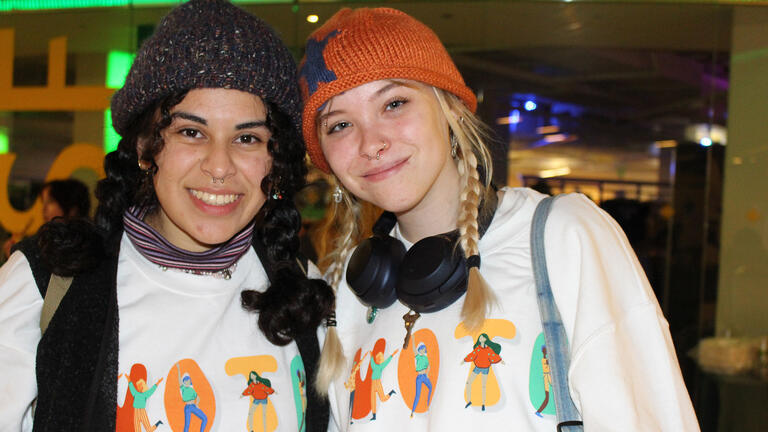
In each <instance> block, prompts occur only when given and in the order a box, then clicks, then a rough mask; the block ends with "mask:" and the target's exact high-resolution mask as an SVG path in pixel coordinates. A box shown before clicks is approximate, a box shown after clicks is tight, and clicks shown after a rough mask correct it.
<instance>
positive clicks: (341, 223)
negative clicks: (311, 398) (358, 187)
mask: <svg viewBox="0 0 768 432" xmlns="http://www.w3.org/2000/svg"><path fill="white" fill-rule="evenodd" d="M331 187H332V188H334V189H335V188H336V187H340V188H342V191H344V189H343V186H341V184H340V182H339V181H338V180H336V179H335V178H333V181H332V184H331ZM330 211H331V217H330V218H329V219H328V224H337V226H338V232H337V235H336V238H335V239H334V248H333V250H332V251H331V252H330V253H329V254H328V255H327V257H326V258H323V260H324V261H326V262H329V263H330V264H329V267H328V268H329V270H330V272H331V273H330V275H329V277H328V279H329V280H328V283H329V284H330V285H331V288H333V290H334V291H335V292H338V290H339V285H340V284H341V281H342V280H343V278H344V263H345V262H346V260H347V255H349V252H350V251H351V250H352V248H353V247H354V246H355V245H354V243H355V240H357V239H358V238H359V233H360V226H359V223H358V222H359V220H360V213H361V205H360V203H359V202H358V201H357V200H356V199H355V198H354V197H353V196H352V195H351V194H350V193H348V192H346V191H344V192H343V193H342V200H341V202H338V203H337V202H335V201H334V202H333V204H331V208H330ZM334 308H335V306H334ZM335 318H336V317H335V314H334V316H333V317H332V318H331V320H333V321H334V322H333V323H332V324H331V323H330V322H328V325H327V327H326V333H325V342H324V343H323V350H322V352H321V353H320V365H319V366H318V369H317V376H316V377H315V385H316V388H317V392H318V393H320V394H321V395H325V394H327V392H328V387H330V385H331V382H333V380H334V379H335V378H336V377H338V376H339V375H341V373H342V372H343V368H344V365H345V363H346V361H345V360H346V359H345V358H344V351H343V349H342V345H341V341H340V340H339V335H338V332H337V331H336V323H335ZM329 321H330V320H329Z"/></svg>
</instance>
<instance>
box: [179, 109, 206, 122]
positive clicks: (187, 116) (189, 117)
mask: <svg viewBox="0 0 768 432" xmlns="http://www.w3.org/2000/svg"><path fill="white" fill-rule="evenodd" d="M176 117H179V118H183V119H184V120H189V121H193V122H195V123H200V124H202V125H207V124H208V121H207V120H206V119H204V118H202V117H198V116H196V115H194V114H190V113H188V112H184V111H177V112H175V113H173V114H171V119H174V118H176Z"/></svg>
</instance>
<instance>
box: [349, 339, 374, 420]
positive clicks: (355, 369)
mask: <svg viewBox="0 0 768 432" xmlns="http://www.w3.org/2000/svg"><path fill="white" fill-rule="evenodd" d="M358 352H359V351H358ZM370 353H371V352H370V351H368V352H367V353H365V354H363V356H362V357H360V359H358V360H357V361H355V362H354V364H353V365H352V370H351V371H350V372H349V377H348V378H347V380H346V381H344V388H345V389H347V391H348V392H349V424H352V423H353V422H354V421H353V417H352V413H353V411H354V410H355V387H356V386H357V381H358V379H359V376H360V375H359V372H360V365H362V364H363V360H365V359H366V357H368V355H369V354H370Z"/></svg>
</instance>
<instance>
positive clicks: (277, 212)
mask: <svg viewBox="0 0 768 432" xmlns="http://www.w3.org/2000/svg"><path fill="white" fill-rule="evenodd" d="M267 108H268V109H267V125H268V127H269V129H270V130H271V131H272V137H271V138H270V140H269V143H268V148H269V152H270V154H272V157H273V160H272V170H271V171H270V173H269V174H268V175H267V176H265V177H264V180H262V182H261V189H262V191H263V192H264V194H266V195H267V196H268V197H269V196H270V195H271V194H272V193H275V192H277V193H279V194H281V195H282V198H281V199H269V200H267V202H266V203H265V204H264V206H263V207H262V210H261V214H260V216H261V218H262V221H261V222H262V223H261V224H260V225H257V229H256V230H255V231H254V237H256V238H254V242H259V241H260V242H261V243H262V246H263V248H264V250H265V251H266V255H267V257H268V261H270V262H269V265H270V269H271V270H270V271H271V272H272V278H271V279H272V284H271V286H270V287H269V288H268V289H267V290H266V291H265V292H263V293H259V292H257V291H243V293H242V295H241V300H242V304H243V307H244V308H245V309H247V310H252V311H259V328H260V329H261V331H262V332H263V333H264V334H265V335H266V336H267V339H269V341H270V342H272V343H273V344H276V345H285V344H287V343H288V342H290V341H291V339H293V338H295V337H296V336H298V335H299V334H301V333H302V332H304V331H307V330H312V331H314V329H316V328H317V326H318V325H319V324H320V321H321V320H322V319H323V318H325V317H326V316H328V314H329V313H330V312H331V310H332V309H333V302H334V294H333V291H332V290H331V288H330V287H329V286H328V284H327V283H325V282H324V281H322V280H319V279H308V278H307V277H306V276H305V275H304V274H303V272H302V270H301V269H299V268H298V267H297V265H296V257H297V256H298V254H299V230H300V229H301V216H300V215H299V210H298V209H297V208H296V204H295V203H294V200H293V198H294V195H295V194H296V192H298V191H299V190H300V189H301V188H302V187H303V186H304V184H305V176H306V173H307V167H306V164H305V163H304V154H305V147H304V141H303V140H302V139H301V136H299V133H298V130H297V129H295V128H292V127H291V126H290V125H291V123H290V121H291V120H290V117H288V116H287V115H285V114H284V113H282V112H280V111H279V110H278V109H277V108H276V107H275V106H268V107H267ZM266 264H267V263H265V265H266Z"/></svg>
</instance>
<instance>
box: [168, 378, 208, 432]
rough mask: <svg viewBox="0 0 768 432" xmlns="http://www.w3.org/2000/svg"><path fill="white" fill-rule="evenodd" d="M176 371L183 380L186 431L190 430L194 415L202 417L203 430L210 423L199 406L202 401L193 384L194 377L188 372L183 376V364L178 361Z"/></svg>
mask: <svg viewBox="0 0 768 432" xmlns="http://www.w3.org/2000/svg"><path fill="white" fill-rule="evenodd" d="M176 372H177V373H178V375H179V381H180V382H181V385H180V386H179V393H180V394H181V400H182V401H184V432H189V422H190V420H192V416H193V415H194V416H195V417H197V418H199V419H200V432H203V431H204V430H205V425H206V424H208V416H206V415H205V413H204V412H203V410H201V409H200V408H198V406H197V405H198V404H199V403H200V396H198V395H197V392H196V391H195V387H194V386H193V385H192V377H190V376H189V374H188V373H185V374H184V375H183V376H182V375H181V366H179V364H178V363H176Z"/></svg>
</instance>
